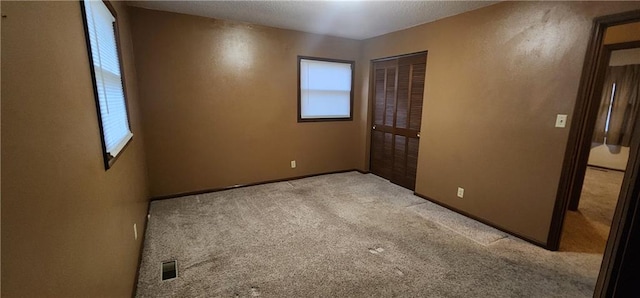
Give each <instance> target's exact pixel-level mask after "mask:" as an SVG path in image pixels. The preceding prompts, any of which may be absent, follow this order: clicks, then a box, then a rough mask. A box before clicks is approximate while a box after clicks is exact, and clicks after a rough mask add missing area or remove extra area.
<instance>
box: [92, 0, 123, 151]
mask: <svg viewBox="0 0 640 298" xmlns="http://www.w3.org/2000/svg"><path fill="white" fill-rule="evenodd" d="M84 7H85V12H86V17H87V27H88V32H89V41H90V44H91V57H92V60H93V61H92V62H93V69H94V72H95V79H96V82H95V83H96V88H97V93H98V102H99V109H100V117H101V119H102V133H103V138H104V144H105V147H106V151H107V153H108V154H110V155H111V156H112V157H115V156H117V155H118V153H120V151H121V150H122V149H123V148H124V146H125V145H126V144H127V142H128V141H129V139H131V137H132V136H133V134H132V133H131V130H130V129H129V119H128V118H127V106H126V103H125V97H124V88H123V86H122V76H121V73H120V60H119V58H118V48H117V43H116V35H115V26H114V22H115V18H114V16H113V15H112V14H111V11H109V9H108V8H107V6H106V5H105V4H104V2H102V1H85V2H84Z"/></svg>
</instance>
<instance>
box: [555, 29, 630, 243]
mask: <svg viewBox="0 0 640 298" xmlns="http://www.w3.org/2000/svg"><path fill="white" fill-rule="evenodd" d="M604 43H605V58H606V56H609V59H607V63H606V73H605V76H604V81H603V86H602V94H601V96H600V101H599V107H598V113H597V115H596V118H595V127H594V132H593V136H592V139H591V147H590V150H589V155H588V159H587V164H586V168H585V174H584V178H583V183H582V189H581V192H580V193H579V194H578V195H577V196H576V198H575V199H574V200H572V201H571V202H570V206H569V210H570V212H568V213H567V214H566V217H565V222H564V226H563V234H562V239H561V242H560V247H559V249H560V250H561V251H574V252H588V253H596V254H601V255H602V254H603V253H604V249H605V246H606V242H607V238H608V236H609V230H610V227H611V222H612V221H613V215H614V211H615V207H616V205H617V202H618V196H619V194H620V190H621V188H622V180H623V178H624V175H625V170H626V168H627V162H628V159H629V150H630V144H631V138H632V136H633V135H634V131H633V128H634V127H633V124H634V123H635V121H636V115H638V108H639V106H640V103H638V101H639V100H640V97H639V96H640V95H639V94H638V93H639V91H638V88H639V87H638V86H640V41H638V42H625V43H611V42H608V40H607V38H606V37H605V41H604Z"/></svg>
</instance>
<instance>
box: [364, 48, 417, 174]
mask: <svg viewBox="0 0 640 298" xmlns="http://www.w3.org/2000/svg"><path fill="white" fill-rule="evenodd" d="M428 52H429V51H427V50H423V51H417V52H411V53H407V54H401V55H395V56H388V57H383V58H376V59H371V61H369V88H368V89H369V98H368V101H369V102H368V104H369V107H371V109H369V111H368V113H367V114H368V115H367V143H366V144H367V147H366V148H367V153H368V157H367V158H366V161H367V173H371V158H372V155H373V154H372V153H371V143H372V142H373V136H372V132H371V130H372V127H373V125H374V123H375V119H373V117H374V116H375V115H374V113H375V111H374V110H375V97H376V94H375V72H376V70H375V66H374V65H375V63H376V62H384V61H389V60H394V59H401V58H404V57H410V56H414V55H425V56H426V57H429V53H428ZM426 71H427V70H426V68H425V87H424V88H425V90H426V83H427V82H426ZM422 97H423V108H424V93H423V94H422ZM420 117H421V118H422V114H421V115H420ZM419 151H420V149H418V152H419ZM389 181H390V182H391V180H389Z"/></svg>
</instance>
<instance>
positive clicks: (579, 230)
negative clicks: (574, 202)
mask: <svg viewBox="0 0 640 298" xmlns="http://www.w3.org/2000/svg"><path fill="white" fill-rule="evenodd" d="M623 178H624V172H622V171H616V170H607V169H602V168H596V167H587V172H586V174H585V177H584V184H583V187H582V192H581V194H580V205H579V206H578V210H577V211H569V212H567V215H566V218H565V222H564V230H563V233H562V241H561V242H560V250H561V251H573V252H585V253H597V254H603V253H604V249H605V246H606V244H607V239H608V237H609V229H610V228H611V221H612V220H613V213H614V211H615V208H616V204H617V203H618V196H619V194H620V188H621V187H622V179H623Z"/></svg>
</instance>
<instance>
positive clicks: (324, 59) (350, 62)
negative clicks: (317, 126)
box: [297, 55, 356, 123]
mask: <svg viewBox="0 0 640 298" xmlns="http://www.w3.org/2000/svg"><path fill="white" fill-rule="evenodd" d="M302 59H306V60H315V61H324V62H335V63H344V64H351V93H350V94H349V97H350V98H349V117H348V118H346V117H341V118H305V119H303V118H302V106H301V104H300V101H301V100H302V88H300V83H301V82H300V62H301V60H302ZM297 67H298V79H297V82H298V86H297V88H298V123H301V122H328V121H353V98H354V94H355V93H354V91H355V80H356V62H355V61H354V60H342V59H332V58H319V57H310V56H300V55H299V56H298V65H297Z"/></svg>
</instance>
